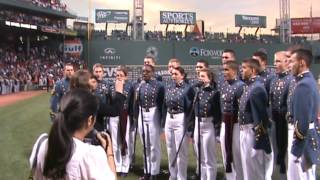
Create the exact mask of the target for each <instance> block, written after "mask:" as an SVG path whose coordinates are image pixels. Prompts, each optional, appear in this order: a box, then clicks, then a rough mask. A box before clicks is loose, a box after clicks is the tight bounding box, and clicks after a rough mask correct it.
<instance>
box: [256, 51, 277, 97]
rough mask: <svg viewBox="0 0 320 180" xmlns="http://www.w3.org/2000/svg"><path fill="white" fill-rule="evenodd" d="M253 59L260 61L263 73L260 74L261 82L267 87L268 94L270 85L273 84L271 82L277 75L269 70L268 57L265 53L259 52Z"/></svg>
mask: <svg viewBox="0 0 320 180" xmlns="http://www.w3.org/2000/svg"><path fill="white" fill-rule="evenodd" d="M252 58H253V59H256V60H258V61H259V63H260V66H261V72H260V73H259V76H260V80H261V81H262V83H263V84H264V86H265V87H266V90H267V93H269V91H270V83H271V80H272V79H273V78H274V77H275V74H274V72H272V71H271V70H270V69H267V64H268V56H267V54H266V53H264V52H261V51H257V52H255V53H253V56H252Z"/></svg>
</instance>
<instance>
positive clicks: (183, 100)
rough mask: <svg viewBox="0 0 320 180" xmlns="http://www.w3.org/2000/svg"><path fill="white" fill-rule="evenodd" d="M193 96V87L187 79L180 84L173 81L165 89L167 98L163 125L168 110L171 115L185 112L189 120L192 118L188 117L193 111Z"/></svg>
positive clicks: (163, 113)
mask: <svg viewBox="0 0 320 180" xmlns="http://www.w3.org/2000/svg"><path fill="white" fill-rule="evenodd" d="M193 97H194V92H193V89H192V88H191V86H190V85H189V84H187V83H186V82H185V81H182V82H181V83H178V84H177V83H175V82H172V83H171V85H170V86H169V87H167V88H166V89H165V100H164V106H163V111H162V117H163V121H162V124H161V126H162V127H164V125H165V118H166V114H167V112H168V113H169V114H171V115H173V114H179V113H185V119H186V120H187V121H189V120H190V119H188V117H189V116H190V113H191V108H192V101H193ZM185 123H188V122H185Z"/></svg>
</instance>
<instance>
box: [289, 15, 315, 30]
mask: <svg viewBox="0 0 320 180" xmlns="http://www.w3.org/2000/svg"><path fill="white" fill-rule="evenodd" d="M291 33H292V34H313V33H320V17H313V18H291Z"/></svg>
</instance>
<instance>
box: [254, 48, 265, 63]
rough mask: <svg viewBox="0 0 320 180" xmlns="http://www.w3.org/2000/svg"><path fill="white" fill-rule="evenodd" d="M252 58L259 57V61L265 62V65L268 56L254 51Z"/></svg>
mask: <svg viewBox="0 0 320 180" xmlns="http://www.w3.org/2000/svg"><path fill="white" fill-rule="evenodd" d="M253 56H258V57H260V59H261V61H263V62H265V63H266V64H267V61H268V55H267V54H266V53H264V52H262V51H256V52H254V53H253Z"/></svg>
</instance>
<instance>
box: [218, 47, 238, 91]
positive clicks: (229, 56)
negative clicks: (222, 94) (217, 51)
mask: <svg viewBox="0 0 320 180" xmlns="http://www.w3.org/2000/svg"><path fill="white" fill-rule="evenodd" d="M221 61H222V65H224V64H225V63H227V62H229V61H233V62H235V61H236V53H235V52H234V50H232V49H225V50H223V53H222V56H221ZM239 73H240V72H239ZM224 83H225V80H224V75H223V69H221V71H219V72H218V74H217V85H218V89H219V90H220V89H221V87H222V86H223V84H224Z"/></svg>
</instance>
